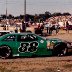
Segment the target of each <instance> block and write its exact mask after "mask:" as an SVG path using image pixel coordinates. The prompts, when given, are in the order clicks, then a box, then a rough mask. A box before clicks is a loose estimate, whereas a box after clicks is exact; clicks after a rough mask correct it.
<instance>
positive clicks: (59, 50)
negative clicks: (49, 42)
mask: <svg viewBox="0 0 72 72" xmlns="http://www.w3.org/2000/svg"><path fill="white" fill-rule="evenodd" d="M53 54H54V55H57V56H63V55H66V54H67V46H66V44H64V43H61V44H57V45H55V47H54V49H53Z"/></svg>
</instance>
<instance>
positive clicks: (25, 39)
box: [17, 35, 27, 41]
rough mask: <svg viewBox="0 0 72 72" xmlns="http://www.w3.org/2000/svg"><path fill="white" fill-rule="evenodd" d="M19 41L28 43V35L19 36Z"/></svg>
mask: <svg viewBox="0 0 72 72" xmlns="http://www.w3.org/2000/svg"><path fill="white" fill-rule="evenodd" d="M17 41H27V36H26V35H19V36H18V38H17Z"/></svg>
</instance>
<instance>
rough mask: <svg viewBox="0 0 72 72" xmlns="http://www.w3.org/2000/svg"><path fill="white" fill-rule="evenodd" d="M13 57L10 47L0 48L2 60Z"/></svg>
mask: <svg viewBox="0 0 72 72" xmlns="http://www.w3.org/2000/svg"><path fill="white" fill-rule="evenodd" d="M10 55H11V49H10V47H8V46H0V58H3V59H5V58H9V57H10Z"/></svg>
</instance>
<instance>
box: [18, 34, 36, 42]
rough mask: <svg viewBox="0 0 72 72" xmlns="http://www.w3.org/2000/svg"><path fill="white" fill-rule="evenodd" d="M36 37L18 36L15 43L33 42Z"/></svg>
mask: <svg viewBox="0 0 72 72" xmlns="http://www.w3.org/2000/svg"><path fill="white" fill-rule="evenodd" d="M35 40H37V37H36V36H34V35H29V34H28V35H19V36H18V38H17V41H35Z"/></svg>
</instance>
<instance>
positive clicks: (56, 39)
mask: <svg viewBox="0 0 72 72" xmlns="http://www.w3.org/2000/svg"><path fill="white" fill-rule="evenodd" d="M46 40H47V41H53V42H54V43H55V42H63V41H62V40H61V39H59V38H46Z"/></svg>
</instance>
